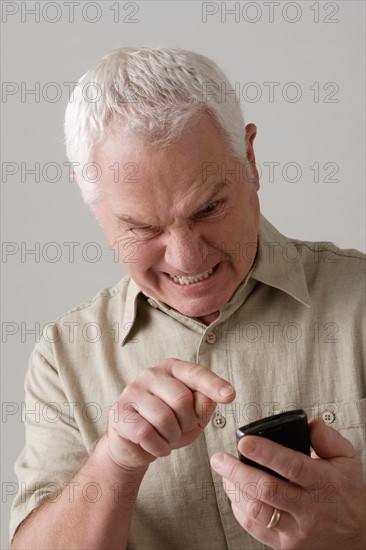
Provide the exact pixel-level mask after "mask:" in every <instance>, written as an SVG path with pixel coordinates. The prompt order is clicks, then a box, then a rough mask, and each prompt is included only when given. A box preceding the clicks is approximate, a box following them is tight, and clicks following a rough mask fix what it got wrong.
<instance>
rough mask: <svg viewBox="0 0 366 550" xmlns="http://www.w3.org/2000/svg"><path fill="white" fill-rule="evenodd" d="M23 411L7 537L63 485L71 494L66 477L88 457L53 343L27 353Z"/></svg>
mask: <svg viewBox="0 0 366 550" xmlns="http://www.w3.org/2000/svg"><path fill="white" fill-rule="evenodd" d="M22 416H23V422H24V424H25V430H26V443H25V447H24V449H23V450H22V452H21V454H20V455H19V457H18V459H17V461H16V463H15V473H16V475H17V477H18V493H17V495H16V497H15V499H14V502H13V505H12V511H11V519H10V540H12V539H13V537H14V534H15V531H16V529H17V528H18V526H19V525H20V524H21V523H22V522H23V521H24V520H25V519H26V518H27V517H28V516H29V514H30V513H31V512H32V511H34V510H35V509H36V508H38V507H39V506H40V505H41V503H42V502H43V501H44V500H47V501H49V502H57V500H59V499H60V497H61V491H62V490H66V491H68V492H69V495H70V498H72V483H71V484H70V483H69V482H70V481H71V480H72V478H73V477H74V475H75V474H76V473H77V472H78V471H79V469H80V467H81V465H82V463H83V461H84V460H85V458H86V457H87V456H88V452H87V449H86V446H85V444H84V442H83V440H82V436H81V433H80V430H79V429H78V425H77V422H76V420H75V417H74V414H73V407H72V406H70V403H69V401H68V399H67V397H66V395H65V392H64V388H63V384H62V380H61V377H60V375H59V372H58V370H57V368H56V367H55V361H54V358H53V353H52V347H51V346H50V345H49V344H47V343H46V342H45V341H44V340H41V341H40V342H39V343H38V344H37V346H36V348H35V349H34V351H33V352H32V354H31V356H30V360H29V366H28V371H27V375H26V379H25V402H24V403H23V408H22Z"/></svg>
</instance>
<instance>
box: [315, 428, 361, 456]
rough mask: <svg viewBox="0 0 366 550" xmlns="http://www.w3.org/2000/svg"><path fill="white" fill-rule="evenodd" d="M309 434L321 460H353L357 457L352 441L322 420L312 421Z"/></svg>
mask: <svg viewBox="0 0 366 550" xmlns="http://www.w3.org/2000/svg"><path fill="white" fill-rule="evenodd" d="M309 432H310V443H311V446H312V448H313V449H314V451H315V452H316V454H317V455H318V456H319V457H320V458H336V457H341V456H342V457H348V458H352V457H354V456H355V455H356V451H355V450H354V448H353V446H352V444H351V443H350V441H348V439H346V438H345V437H343V435H341V434H340V433H339V432H337V430H335V429H334V428H331V427H330V426H327V424H325V422H324V421H323V420H321V419H320V418H316V419H313V420H310V422H309Z"/></svg>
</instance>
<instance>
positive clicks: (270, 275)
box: [251, 215, 311, 307]
mask: <svg viewBox="0 0 366 550" xmlns="http://www.w3.org/2000/svg"><path fill="white" fill-rule="evenodd" d="M251 276H252V277H253V278H254V279H256V280H257V281H259V282H261V283H264V284H267V285H269V286H272V287H274V288H278V289H279V290H282V291H283V292H286V294H289V295H290V296H292V297H293V298H295V300H298V301H299V302H301V303H302V304H304V305H305V306H307V307H310V305H311V302H310V296H309V291H308V286H307V283H306V277H305V271H304V265H303V262H302V258H301V249H298V248H297V247H296V245H295V243H294V241H293V240H291V239H288V238H287V237H285V236H284V235H282V234H281V233H280V232H279V231H277V229H276V228H275V227H273V225H272V224H270V223H269V221H268V220H267V219H266V218H265V217H264V216H262V215H261V220H260V226H259V235H258V252H257V259H256V262H255V266H254V269H253V272H252V274H251Z"/></svg>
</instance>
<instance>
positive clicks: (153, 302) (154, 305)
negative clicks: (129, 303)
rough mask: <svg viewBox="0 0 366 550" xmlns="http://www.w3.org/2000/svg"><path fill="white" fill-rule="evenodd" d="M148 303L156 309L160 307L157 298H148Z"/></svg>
mask: <svg viewBox="0 0 366 550" xmlns="http://www.w3.org/2000/svg"><path fill="white" fill-rule="evenodd" d="M147 303H148V304H150V305H151V307H153V308H154V309H157V308H158V307H159V306H158V304H157V303H156V302H155V300H153V299H152V298H148V299H147Z"/></svg>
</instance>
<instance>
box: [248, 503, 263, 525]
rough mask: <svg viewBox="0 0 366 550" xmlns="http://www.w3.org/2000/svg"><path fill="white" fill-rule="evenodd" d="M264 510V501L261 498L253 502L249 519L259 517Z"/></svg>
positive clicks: (249, 511)
mask: <svg viewBox="0 0 366 550" xmlns="http://www.w3.org/2000/svg"><path fill="white" fill-rule="evenodd" d="M262 510H263V502H261V501H260V500H255V501H254V502H252V503H251V504H250V506H249V510H248V516H249V519H252V520H253V521H255V520H256V519H258V518H259V516H260V515H261V512H262Z"/></svg>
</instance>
